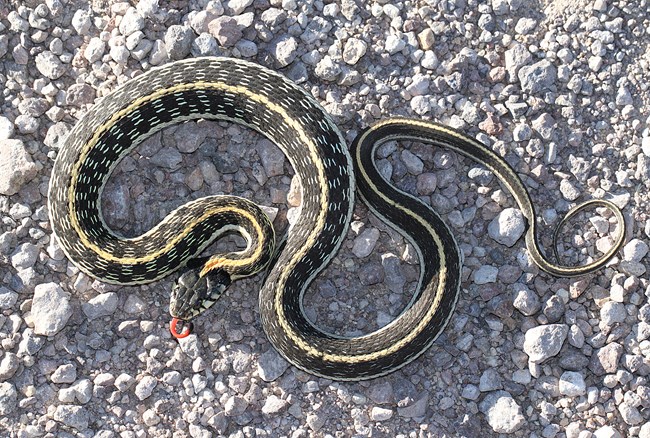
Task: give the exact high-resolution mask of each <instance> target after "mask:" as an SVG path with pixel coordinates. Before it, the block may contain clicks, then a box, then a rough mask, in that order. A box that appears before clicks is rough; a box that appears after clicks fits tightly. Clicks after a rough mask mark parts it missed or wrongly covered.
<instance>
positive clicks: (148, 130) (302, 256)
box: [49, 58, 624, 380]
mask: <svg viewBox="0 0 650 438" xmlns="http://www.w3.org/2000/svg"><path fill="white" fill-rule="evenodd" d="M198 118H205V119H221V120H228V121H233V122H236V123H239V124H242V125H245V126H248V127H251V128H253V129H255V130H256V131H258V132H260V133H261V134H263V135H265V136H266V137H268V138H269V139H270V140H271V141H273V142H274V143H275V144H277V145H278V146H279V147H280V148H281V149H282V151H283V152H284V153H285V154H286V155H287V157H288V159H289V161H290V163H291V165H292V166H293V168H294V169H295V172H296V174H297V175H298V177H299V178H300V181H301V185H302V206H301V213H300V216H299V218H298V219H297V221H296V223H295V224H294V225H293V226H292V227H291V228H290V230H289V233H288V237H287V241H286V244H285V245H284V248H283V250H282V252H281V253H279V254H275V255H274V250H275V249H274V248H275V247H274V235H273V229H272V226H271V224H270V222H269V220H268V219H267V218H266V216H265V215H264V213H263V212H261V210H260V209H259V208H258V207H257V206H255V205H254V204H253V203H251V202H249V201H246V200H244V199H242V198H237V197H231V196H211V197H206V198H201V199H198V200H195V201H192V202H190V203H188V204H185V205H183V206H181V207H179V208H178V209H176V210H175V211H173V212H172V213H170V214H169V215H168V216H167V217H166V218H165V219H164V220H163V221H162V222H161V223H160V224H158V225H157V226H156V227H154V228H153V229H152V230H150V231H148V232H147V233H145V234H143V235H141V236H138V237H135V238H124V237H122V236H119V235H117V234H115V233H114V232H112V231H111V230H110V229H109V228H108V226H107V225H106V224H105V222H104V220H103V218H102V212H101V205H100V202H99V201H100V199H101V193H102V190H103V188H104V185H105V183H106V180H107V178H108V176H109V175H110V174H111V172H112V170H113V168H114V166H115V165H116V163H117V162H118V161H119V160H120V159H121V158H122V157H123V156H125V155H126V154H127V153H128V152H129V151H130V150H132V149H133V148H134V147H135V146H136V145H137V144H139V143H141V142H142V141H143V140H144V139H145V138H147V137H148V136H150V135H152V134H153V133H155V132H157V131H159V130H161V129H162V128H164V127H166V126H169V125H171V124H173V123H177V122H180V121H184V120H191V119H198ZM393 139H398V140H399V139H406V140H417V141H422V142H426V143H431V144H434V145H437V146H442V147H447V148H450V149H452V150H454V151H456V152H459V153H461V154H464V155H466V156H469V157H471V158H473V159H475V160H477V161H478V162H480V163H482V164H484V165H486V166H487V167H488V168H489V169H490V170H492V171H493V172H494V173H495V174H496V175H497V177H499V178H500V180H501V181H502V182H503V183H504V184H505V185H506V186H507V187H508V189H509V190H510V191H511V192H512V194H513V195H514V197H515V200H516V202H517V203H518V204H519V207H520V208H521V209H522V211H523V213H524V215H525V216H526V218H527V219H528V222H529V229H528V232H527V234H526V244H527V246H528V249H529V251H530V254H531V257H532V259H533V261H535V263H537V264H538V265H539V266H540V267H541V268H542V269H544V270H546V271H548V272H549V273H551V274H554V275H580V274H583V273H587V272H592V271H594V270H596V269H598V268H600V267H601V266H603V265H604V263H606V262H607V260H609V259H610V258H611V257H612V256H613V255H614V254H615V252H616V251H617V250H618V249H619V248H620V246H621V244H622V242H623V235H624V233H623V227H622V226H621V227H619V228H620V229H619V234H618V237H617V238H616V241H615V244H614V245H613V246H612V249H611V250H610V251H608V252H607V253H606V254H605V255H604V256H603V257H601V258H600V259H599V260H597V261H596V262H593V263H591V264H588V265H585V266H582V267H579V268H573V267H571V268H570V267H562V266H558V265H555V264H553V263H550V262H548V261H547V259H546V258H545V257H544V256H543V254H542V253H541V252H540V250H539V248H538V245H537V241H536V239H535V226H534V225H535V219H536V217H535V212H534V209H533V206H532V203H531V202H530V199H529V197H528V194H527V192H526V189H525V187H524V186H523V184H522V182H521V180H520V179H519V177H518V176H517V174H516V173H515V172H514V171H513V170H512V169H511V168H510V167H509V166H508V165H507V164H506V163H505V161H503V159H501V158H500V157H498V156H497V155H496V154H494V153H493V152H492V151H491V150H490V149H488V148H486V147H485V146H484V145H482V144H481V143H480V142H477V141H476V140H473V139H471V138H470V137H467V136H465V135H463V134H460V133H458V132H456V131H454V130H451V129H449V128H446V127H444V126H441V125H437V124H434V123H430V122H423V121H416V120H410V119H389V120H387V121H385V122H380V123H379V124H378V125H376V126H375V127H373V128H371V129H369V130H366V131H365V132H363V133H362V134H361V135H360V136H359V137H358V138H357V139H356V140H355V142H354V144H353V145H352V149H351V150H352V155H353V157H354V160H353V159H352V157H351V155H350V154H349V152H348V148H347V146H346V144H345V141H344V139H343V136H342V135H341V133H340V132H339V130H338V128H337V127H336V126H335V125H334V123H333V122H332V121H331V119H330V117H329V116H328V114H327V113H326V112H325V111H324V110H323V109H322V108H321V106H320V105H319V104H318V103H317V102H316V101H315V100H314V99H313V98H312V97H311V96H310V95H309V94H307V93H306V92H305V91H304V90H303V89H302V88H300V87H298V86H297V85H295V84H294V83H292V82H290V81H288V80H287V79H285V78H284V77H283V76H281V75H279V74H277V73H274V72H272V71H270V70H268V69H266V68H263V67H261V66H259V65H256V64H253V63H250V62H245V61H240V60H234V59H227V58H195V59H189V60H185V61H179V62H174V63H171V64H167V65H165V66H162V67H160V68H156V69H152V70H150V71H148V72H147V73H144V74H143V75H141V76H138V77H137V78H135V79H133V80H131V81H129V82H127V83H125V84H124V85H122V86H121V87H119V88H118V89H117V90H116V91H115V92H113V93H112V94H110V95H108V96H106V97H104V98H103V99H101V101H100V102H99V103H97V104H96V105H95V106H94V107H93V108H91V109H90V110H89V111H88V112H87V113H86V114H85V115H84V116H83V118H82V119H81V120H80V121H79V123H78V124H77V125H76V126H75V128H74V129H73V130H72V132H71V133H70V135H69V136H68V138H67V140H66V141H65V143H64V145H63V146H62V148H61V150H60V153H59V156H58V158H57V160H56V163H55V165H54V170H53V173H52V178H51V182H50V191H49V212H50V218H51V222H52V227H53V231H54V233H55V235H56V236H57V238H58V241H59V243H60V245H61V247H62V248H63V250H64V252H65V253H66V255H67V256H68V258H69V259H70V260H72V261H73V262H74V263H75V264H76V265H77V266H78V267H79V269H81V270H82V271H83V272H85V273H86V274H88V275H91V276H93V277H95V278H98V279H100V280H102V281H106V282H110V283H118V284H140V283H146V282H151V281H154V280H157V279H160V278H162V277H164V276H166V275H168V274H170V273H172V272H174V271H175V270H177V269H179V268H180V267H183V266H185V267H186V269H187V272H186V273H184V274H182V275H181V277H180V279H179V281H178V283H177V286H175V290H174V292H173V293H172V303H171V305H170V312H171V313H172V316H173V317H174V318H175V320H176V319H178V320H184V321H187V320H190V319H192V318H194V317H195V316H197V315H198V314H199V313H200V312H202V311H203V310H205V309H207V308H208V307H210V306H211V305H212V304H213V303H214V302H215V301H216V299H217V298H218V296H219V295H220V294H221V292H222V291H223V290H224V289H225V287H227V286H228V284H230V281H232V280H235V279H237V278H240V277H244V276H247V275H252V274H254V273H256V272H260V271H261V270H263V269H264V268H265V267H266V266H267V265H268V264H269V262H270V261H271V260H272V259H274V263H273V266H272V267H271V268H270V271H269V273H268V276H267V277H266V280H265V282H264V285H263V287H262V289H261V292H260V298H259V301H260V313H261V318H262V324H263V327H264V330H265V332H266V334H267V335H268V337H269V339H270V340H271V342H272V344H273V345H274V346H275V348H276V349H278V351H280V352H281V353H282V354H283V355H284V356H285V357H286V358H287V359H288V360H289V361H290V362H291V363H293V364H294V365H296V366H298V367H299V368H302V369H304V370H306V371H307V372H310V373H313V374H316V375H320V376H325V377H329V378H334V379H348V380H360V379H367V378H371V377H376V376H380V375H383V374H387V373H389V372H391V371H394V370H395V369H397V368H399V367H401V366H403V365H405V364H406V363H408V362H410V361H411V360H413V359H414V358H415V357H417V356H418V355H420V354H421V353H422V352H424V351H425V350H426V348H427V347H428V346H429V345H431V343H432V342H433V341H434V340H435V339H436V338H437V336H438V334H439V333H440V332H441V331H442V330H443V328H444V327H445V325H446V323H447V322H448V321H449V319H450V317H451V315H452V313H453V310H454V307H455V304H456V301H457V299H458V295H459V288H460V273H461V272H460V271H461V257H460V254H459V250H458V246H457V244H456V242H455V240H454V237H453V235H452V233H451V231H450V230H449V228H448V227H447V226H446V225H445V223H444V222H443V221H442V220H441V218H440V217H439V216H438V215H437V214H436V213H435V212H434V211H433V210H432V209H431V208H430V207H428V206H426V205H424V204H423V203H422V202H421V201H419V200H418V199H417V198H414V197H413V196H411V195H408V194H406V193H404V192H402V191H400V190H398V189H396V188H395V187H394V186H392V185H391V184H389V183H387V182H386V181H384V180H383V179H382V178H381V177H380V176H379V172H378V171H377V169H376V167H375V164H374V160H373V154H374V151H375V149H376V147H377V146H378V145H379V144H381V143H382V142H385V141H387V140H393ZM353 163H354V164H353ZM355 175H357V178H358V188H359V192H360V194H361V196H362V197H363V198H364V200H365V201H366V202H367V203H368V205H369V207H370V208H371V209H372V211H373V212H375V213H376V214H378V215H379V216H380V217H382V218H383V219H384V220H386V221H387V222H389V223H391V224H393V226H394V227H395V228H396V229H397V230H398V231H400V232H401V233H402V234H403V235H404V236H405V237H406V238H407V239H408V240H409V241H410V242H411V243H412V244H413V246H414V248H415V249H416V252H417V254H418V256H419V259H420V263H421V270H420V278H419V284H418V287H417V290H416V291H415V293H414V296H413V298H412V300H411V302H410V304H409V305H408V306H407V308H406V309H405V310H404V311H403V312H402V314H401V315H399V316H398V317H397V318H396V319H395V320H394V321H393V322H391V323H390V324H388V325H387V326H385V327H382V328H381V329H379V330H377V331H376V332H373V333H370V334H368V335H365V336H360V337H355V338H347V337H342V336H337V335H334V334H330V333H326V332H324V331H322V330H320V329H318V328H317V327H315V326H314V325H313V324H312V323H311V322H310V321H309V320H308V319H307V318H306V316H305V312H304V310H303V308H302V297H303V294H304V292H305V290H306V288H307V287H308V286H309V284H310V283H311V281H312V280H313V279H314V277H315V276H316V275H318V273H319V272H320V271H321V270H322V269H323V268H324V267H325V266H326V265H327V264H328V263H329V261H330V260H331V258H332V257H333V256H334V254H335V253H336V251H337V250H338V248H339V246H340V245H341V241H342V239H343V238H344V237H345V235H346V233H347V230H348V226H349V223H350V220H351V215H352V208H353V206H354V193H355V185H356V184H355ZM590 204H592V205H600V206H605V207H609V208H610V209H612V211H614V213H615V214H616V215H617V219H619V221H621V222H620V223H621V224H622V223H623V222H622V216H621V213H620V210H618V208H616V207H615V206H613V205H612V204H611V203H609V202H607V201H591V202H590ZM581 208H584V207H583V206H580V207H579V208H578V209H576V211H577V210H579V209H581ZM573 214H575V213H574V212H570V213H569V215H568V217H570V216H571V215H573ZM227 232H238V233H240V234H241V235H242V236H243V237H244V238H245V239H246V241H247V242H248V245H247V247H246V249H245V250H243V251H240V252H235V253H230V254H218V255H213V256H209V257H200V254H201V252H202V251H203V250H204V249H205V248H206V247H207V246H208V245H209V244H210V243H211V242H212V241H214V240H215V239H216V238H218V237H219V236H221V235H222V234H224V233H227Z"/></svg>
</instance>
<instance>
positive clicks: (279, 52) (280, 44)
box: [273, 36, 298, 68]
mask: <svg viewBox="0 0 650 438" xmlns="http://www.w3.org/2000/svg"><path fill="white" fill-rule="evenodd" d="M297 48H298V42H297V41H296V39H295V38H293V37H287V36H283V37H282V38H280V39H279V40H278V41H277V42H276V43H275V44H274V48H273V56H274V57H275V59H276V61H278V64H279V66H280V68H282V67H286V66H287V65H289V64H291V63H292V62H293V60H294V59H296V56H297V55H298V53H297V52H296V50H297Z"/></svg>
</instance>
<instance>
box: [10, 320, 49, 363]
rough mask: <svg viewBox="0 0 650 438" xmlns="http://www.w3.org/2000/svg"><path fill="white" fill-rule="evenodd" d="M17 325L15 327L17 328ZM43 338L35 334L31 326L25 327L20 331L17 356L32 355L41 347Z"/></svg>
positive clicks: (43, 341)
mask: <svg viewBox="0 0 650 438" xmlns="http://www.w3.org/2000/svg"><path fill="white" fill-rule="evenodd" d="M17 328H18V327H16V329H17ZM44 343H45V340H44V339H43V338H41V337H40V336H36V335H35V334H34V331H33V330H32V329H31V328H26V329H25V330H24V331H23V333H22V339H21V341H20V344H18V353H17V354H18V356H19V357H20V356H33V355H34V354H36V353H37V352H38V350H40V349H41V348H42V347H43V344H44Z"/></svg>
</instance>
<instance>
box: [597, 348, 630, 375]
mask: <svg viewBox="0 0 650 438" xmlns="http://www.w3.org/2000/svg"><path fill="white" fill-rule="evenodd" d="M623 351H624V348H623V346H622V345H621V344H618V343H616V342H612V343H609V344H607V345H605V346H604V347H602V348H599V349H598V351H596V353H595V354H592V355H591V360H590V362H589V369H590V370H591V371H592V372H593V373H594V374H596V375H598V376H602V375H603V374H611V373H615V372H616V370H617V369H618V361H619V360H620V358H621V356H622V355H623Z"/></svg>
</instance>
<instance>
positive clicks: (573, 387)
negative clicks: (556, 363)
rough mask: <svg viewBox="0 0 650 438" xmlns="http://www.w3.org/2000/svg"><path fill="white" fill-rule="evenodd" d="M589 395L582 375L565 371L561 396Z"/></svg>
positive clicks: (562, 376) (561, 384)
mask: <svg viewBox="0 0 650 438" xmlns="http://www.w3.org/2000/svg"><path fill="white" fill-rule="evenodd" d="M586 393H587V388H586V385H585V379H584V378H583V377H582V374H580V373H578V372H574V371H565V372H564V373H562V375H561V376H560V394H562V395H566V396H569V397H578V396H580V395H584V394H586Z"/></svg>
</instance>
